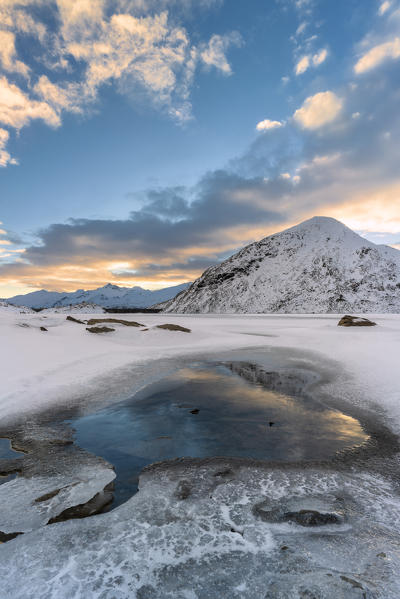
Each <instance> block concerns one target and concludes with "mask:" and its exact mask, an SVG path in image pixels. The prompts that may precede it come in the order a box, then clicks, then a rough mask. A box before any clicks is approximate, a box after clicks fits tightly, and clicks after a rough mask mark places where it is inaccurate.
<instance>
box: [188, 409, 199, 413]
mask: <svg viewBox="0 0 400 599" xmlns="http://www.w3.org/2000/svg"><path fill="white" fill-rule="evenodd" d="M199 412H200V410H199V409H198V408H194V410H190V413H191V414H198V413H199Z"/></svg>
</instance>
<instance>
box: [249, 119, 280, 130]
mask: <svg viewBox="0 0 400 599" xmlns="http://www.w3.org/2000/svg"><path fill="white" fill-rule="evenodd" d="M282 125H283V123H282V122H281V121H270V120H269V119H265V120H264V121H260V122H259V123H257V125H256V129H257V131H269V130H271V129H277V128H278V127H282Z"/></svg>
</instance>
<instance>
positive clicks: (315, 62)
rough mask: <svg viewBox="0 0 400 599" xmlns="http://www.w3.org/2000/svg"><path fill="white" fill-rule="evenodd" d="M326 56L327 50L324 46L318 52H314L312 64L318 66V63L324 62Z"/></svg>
mask: <svg viewBox="0 0 400 599" xmlns="http://www.w3.org/2000/svg"><path fill="white" fill-rule="evenodd" d="M327 57H328V50H327V49H326V48H323V49H322V50H320V51H319V52H317V53H316V54H314V56H313V57H312V61H313V65H314V66H315V67H318V66H319V65H320V64H322V63H323V62H325V60H326V59H327Z"/></svg>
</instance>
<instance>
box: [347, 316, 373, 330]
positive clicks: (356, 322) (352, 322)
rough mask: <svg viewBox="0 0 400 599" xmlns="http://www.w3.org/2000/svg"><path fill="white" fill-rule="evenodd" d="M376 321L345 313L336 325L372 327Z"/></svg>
mask: <svg viewBox="0 0 400 599" xmlns="http://www.w3.org/2000/svg"><path fill="white" fill-rule="evenodd" d="M374 326H376V322H373V321H372V320H368V318H361V317H360V316H350V315H349V314H346V315H345V316H343V317H342V318H341V319H340V320H339V322H338V327H374Z"/></svg>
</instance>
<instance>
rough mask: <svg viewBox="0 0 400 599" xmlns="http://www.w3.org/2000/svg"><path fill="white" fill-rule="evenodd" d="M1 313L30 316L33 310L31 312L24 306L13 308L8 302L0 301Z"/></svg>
mask: <svg viewBox="0 0 400 599" xmlns="http://www.w3.org/2000/svg"><path fill="white" fill-rule="evenodd" d="M3 312H15V313H17V314H32V313H33V310H31V308H27V307H26V306H13V305H12V304H9V303H8V302H2V301H0V313H3Z"/></svg>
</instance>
